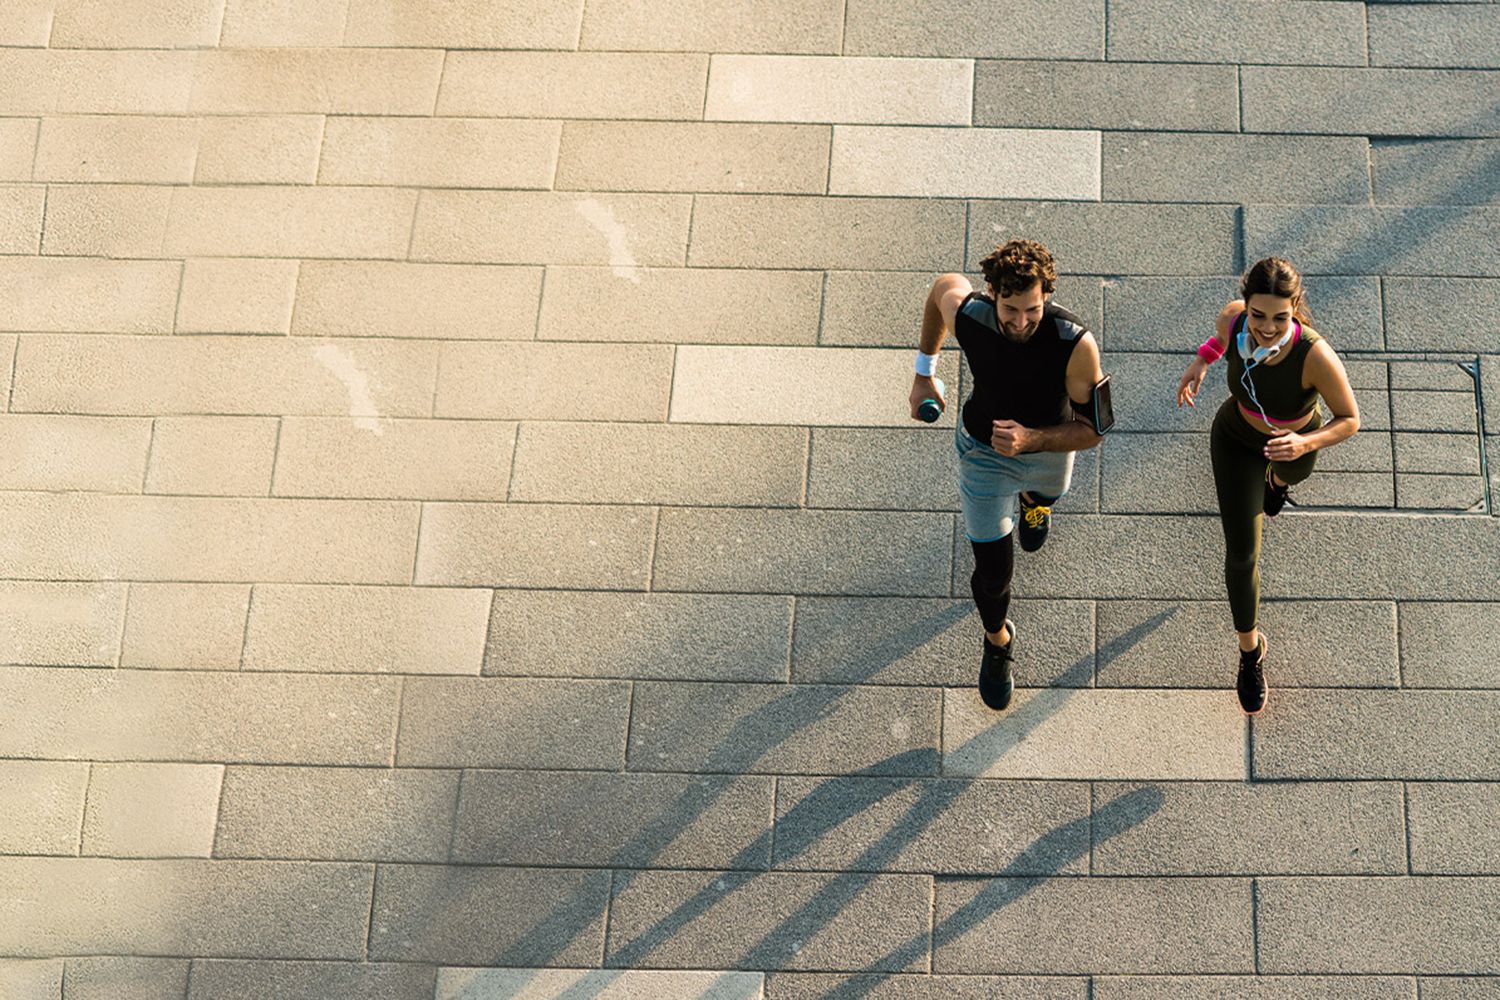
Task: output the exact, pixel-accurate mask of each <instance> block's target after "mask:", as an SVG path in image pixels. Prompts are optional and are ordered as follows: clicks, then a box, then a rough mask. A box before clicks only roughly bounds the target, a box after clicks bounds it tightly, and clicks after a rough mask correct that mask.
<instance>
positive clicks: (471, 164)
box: [318, 118, 562, 189]
mask: <svg viewBox="0 0 1500 1000" xmlns="http://www.w3.org/2000/svg"><path fill="white" fill-rule="evenodd" d="M561 134H562V123H561V122H548V121H511V120H500V119H485V118H329V119H328V124H327V127H326V128H325V130H324V133H323V158H322V162H321V164H320V166H319V168H318V182H319V183H320V184H385V185H399V186H403V187H458V188H540V189H547V188H550V187H551V186H552V175H553V172H554V171H555V170H556V168H557V150H558V143H559V142H560V139H561Z"/></svg>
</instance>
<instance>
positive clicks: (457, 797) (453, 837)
mask: <svg viewBox="0 0 1500 1000" xmlns="http://www.w3.org/2000/svg"><path fill="white" fill-rule="evenodd" d="M468 772H469V769H468V768H466V767H461V768H459V770H458V782H457V784H456V786H455V787H454V790H453V812H452V813H451V818H450V819H449V822H448V853H447V855H446V860H447V862H448V864H452V863H453V844H454V842H455V841H457V840H458V807H459V805H460V804H461V803H462V802H463V799H464V776H465V775H467V774H468Z"/></svg>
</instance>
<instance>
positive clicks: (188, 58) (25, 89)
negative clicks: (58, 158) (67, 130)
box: [0, 11, 203, 115]
mask: <svg viewBox="0 0 1500 1000" xmlns="http://www.w3.org/2000/svg"><path fill="white" fill-rule="evenodd" d="M48 13H49V15H50V13H51V12H50V11H49V12H48ZM7 27H9V25H7ZM38 44H40V45H45V44H46V41H45V39H44V40H43V41H41V42H39V43H38ZM202 54H203V53H201V52H169V51H161V50H157V51H98V50H95V51H82V52H68V51H62V50H55V49H39V50H31V51H28V50H25V49H9V50H6V51H3V52H0V114H4V115H52V114H85V115H110V114H136V115H180V114H185V113H187V111H188V104H189V99H190V98H191V96H192V93H193V74H194V69H195V67H196V66H197V65H198V60H199V57H200V56H201V55H202Z"/></svg>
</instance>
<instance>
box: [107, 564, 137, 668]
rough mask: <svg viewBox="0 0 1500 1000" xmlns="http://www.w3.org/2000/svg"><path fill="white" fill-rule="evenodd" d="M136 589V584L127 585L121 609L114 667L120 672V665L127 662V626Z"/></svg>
mask: <svg viewBox="0 0 1500 1000" xmlns="http://www.w3.org/2000/svg"><path fill="white" fill-rule="evenodd" d="M134 589H135V584H134V583H126V584H125V600H124V601H123V602H121V607H120V629H119V632H118V633H117V641H116V642H115V662H114V663H113V664H112V666H113V667H114V668H115V669H116V670H118V669H120V664H121V663H123V662H124V661H125V625H126V623H127V622H129V620H130V594H131V591H133V590H134Z"/></svg>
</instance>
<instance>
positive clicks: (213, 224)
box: [49, 187, 417, 258]
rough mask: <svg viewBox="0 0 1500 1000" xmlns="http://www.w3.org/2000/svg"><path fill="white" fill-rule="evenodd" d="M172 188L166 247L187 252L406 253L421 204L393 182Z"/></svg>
mask: <svg viewBox="0 0 1500 1000" xmlns="http://www.w3.org/2000/svg"><path fill="white" fill-rule="evenodd" d="M171 195H172V211H171V217H170V219H169V220H167V224H166V233H165V239H164V240H163V241H160V252H162V253H165V254H167V255H170V256H181V257H213V256H224V257H386V258H401V257H405V256H406V249H407V244H408V243H409V241H410V239H411V225H412V216H413V213H414V212H415V211H416V204H417V193H416V192H415V191H411V190H396V189H389V188H331V187H330V188H298V187H226V188H173V189H172V190H171ZM49 212H50V209H49ZM49 236H50V222H49Z"/></svg>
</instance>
